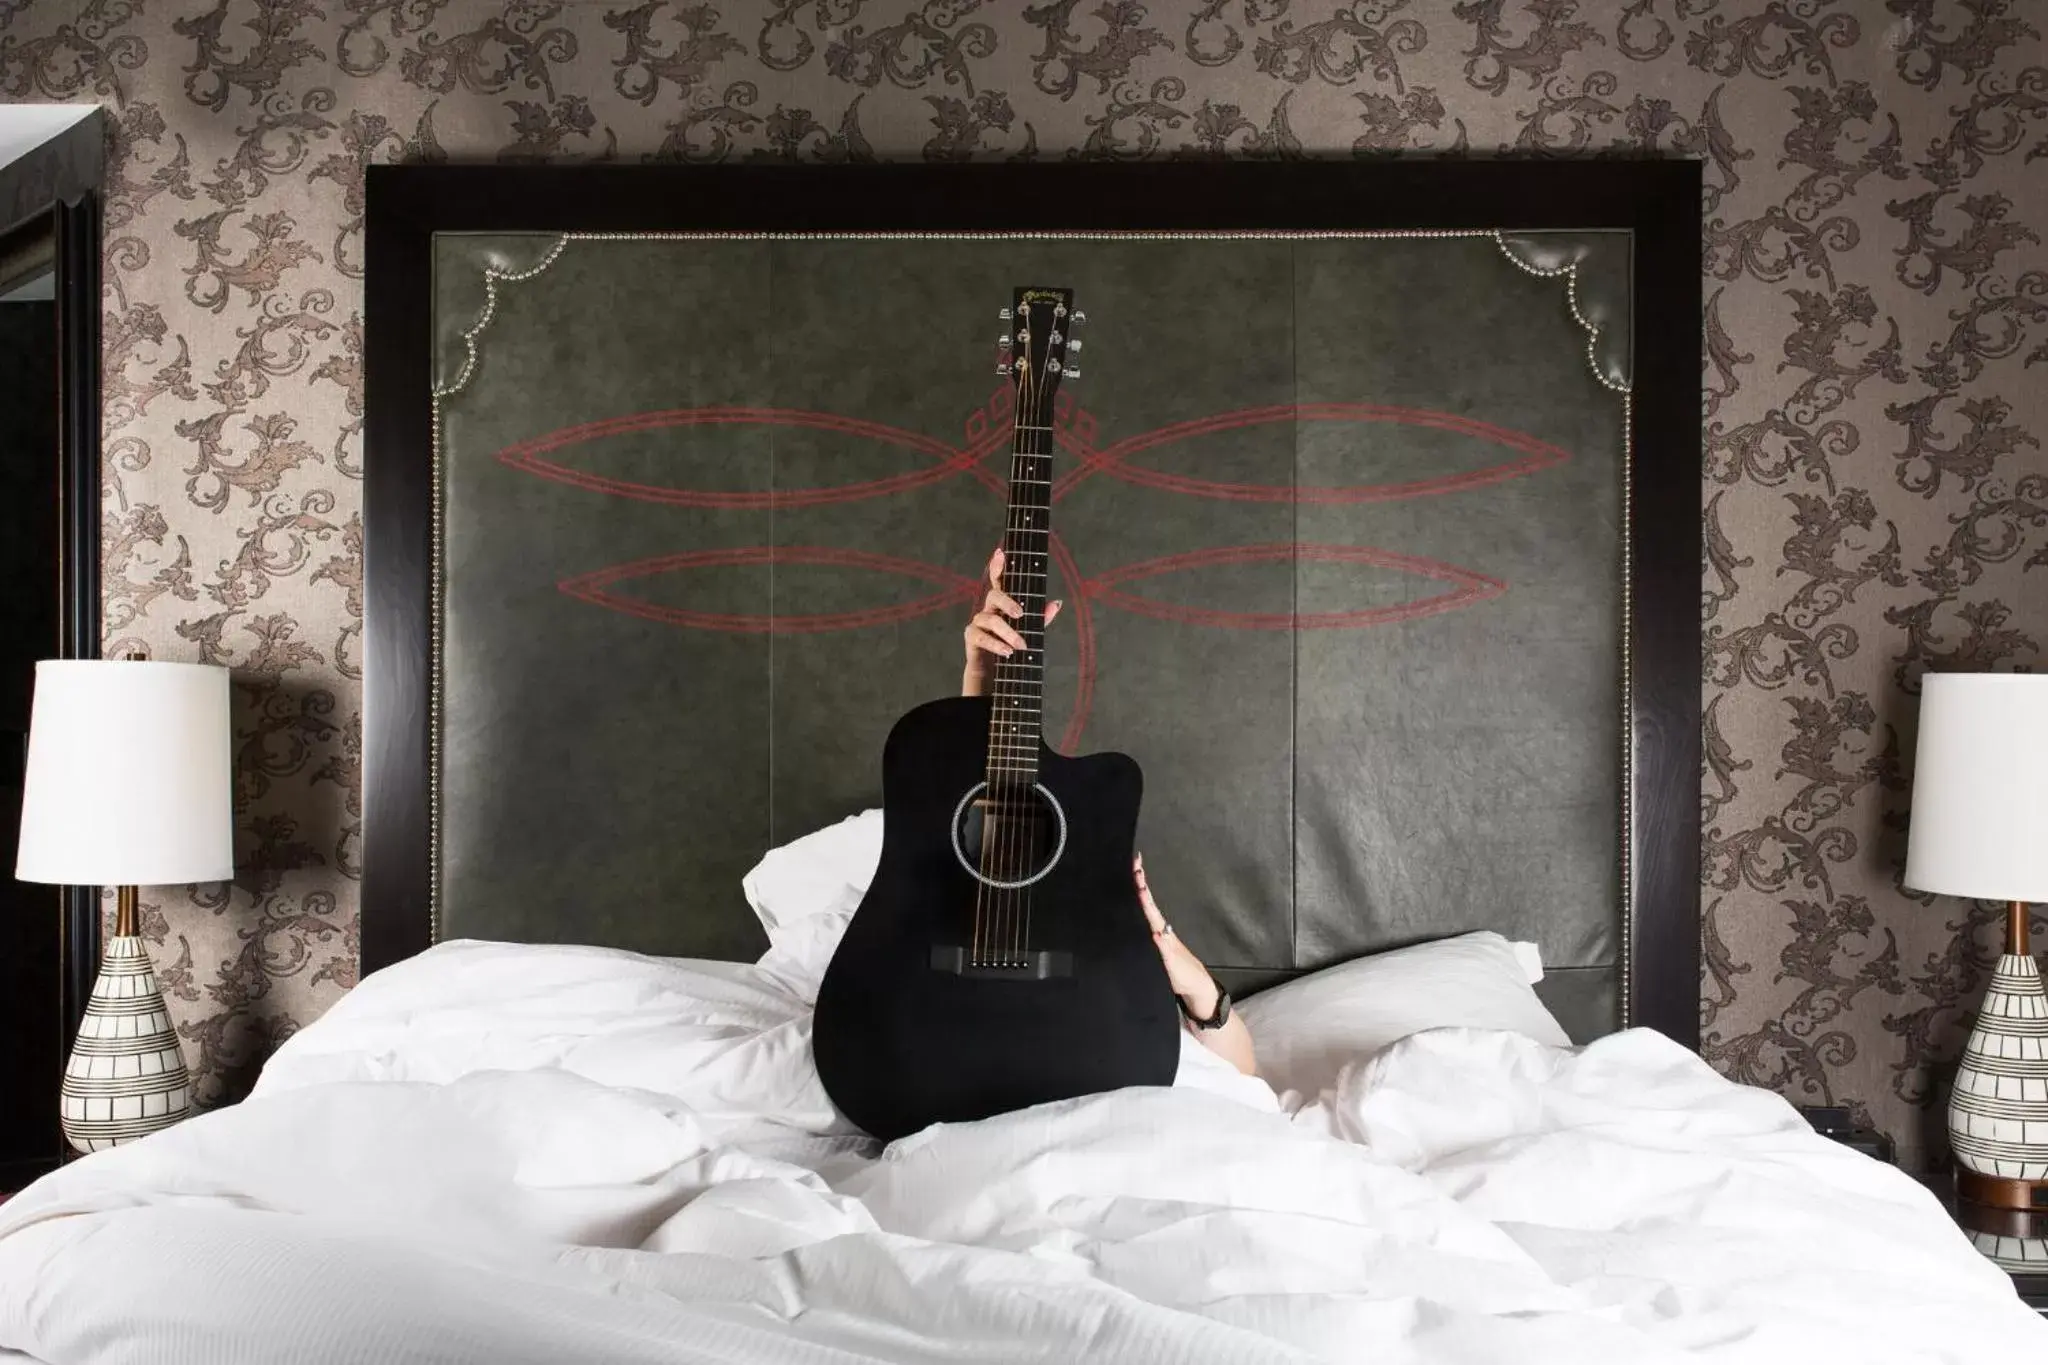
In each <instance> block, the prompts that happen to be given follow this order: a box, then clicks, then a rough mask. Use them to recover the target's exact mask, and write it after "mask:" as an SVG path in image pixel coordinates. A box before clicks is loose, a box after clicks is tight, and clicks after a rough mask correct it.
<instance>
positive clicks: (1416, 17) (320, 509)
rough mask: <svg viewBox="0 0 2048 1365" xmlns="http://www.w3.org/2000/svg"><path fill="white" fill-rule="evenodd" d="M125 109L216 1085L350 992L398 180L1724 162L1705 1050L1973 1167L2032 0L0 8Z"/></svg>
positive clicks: (194, 987) (129, 475)
mask: <svg viewBox="0 0 2048 1365" xmlns="http://www.w3.org/2000/svg"><path fill="white" fill-rule="evenodd" d="M0 28H4V33H0V94H4V96H5V98H7V99H9V100H63V101H74V100H75V101H86V100H96V101H99V102H101V103H102V104H104V105H105V106H107V108H108V110H109V116H110V119H111V122H112V126H113V132H112V146H111V148H110V159H109V169H108V192H109V193H108V213H107V242H106V314H105V316H106V379H105V406H106V510H105V575H106V645H107V647H108V648H110V649H112V648H116V647H118V646H120V645H122V644H124V643H127V642H130V641H135V642H140V643H141V644H143V645H145V646H146V647H148V648H149V649H150V650H151V652H152V653H153V654H155V655H156V656H157V657H163V658H182V659H196V660H207V661H212V662H218V663H224V664H228V665H231V666H233V668H234V669H235V670H236V677H237V680H238V686H239V694H240V713H239V714H240V733H239V739H240V744H241V750H240V756H239V762H238V775H239V787H240V792H239V797H240V803H241V805H240V810H241V814H240V827H241V832H242V854H243V866H244V868H245V871H244V873H243V875H242V877H241V879H240V880H239V881H238V882H237V884H236V885H235V886H234V887H233V888H231V889H225V890H223V889H219V888H216V889H213V890H212V891H209V892H206V893H205V894H199V895H189V894H185V893H178V894H175V895H170V896H168V897H166V898H164V899H160V900H157V901H155V902H154V903H149V904H148V905H147V915H146V924H147V932H148V934H149V936H150V938H151V940H152V942H153V944H154V946H155V949H156V953H157V958H158V962H159V964H160V966H161V969H162V970H161V976H162V979H163V983H164V986H165V989H166V993H167V994H168V995H169V997H170V999H171V1006H172V1010H173V1012H174V1013H175V1015H176V1016H177V1018H178V1021H179V1026H180V1031H181V1033H182V1035H183V1037H184V1041H185V1047H186V1051H187V1056H188V1059H189V1061H190V1062H191V1064H192V1065H193V1067H194V1070H195V1077H196V1080H197V1082H198V1085H199V1087H200V1090H201V1093H202V1095H203V1096H204V1097H206V1098H208V1099H210V1100H213V1101H216V1102H218V1101H221V1100H225V1099H229V1098H233V1097H234V1096H236V1095H238V1094H239V1093H241V1092H242V1091H243V1090H244V1089H245V1088H246V1086H247V1085H248V1084H249V1082H250V1080H251V1078H252V1077H253V1074H254V1072H255V1070H256V1068H257V1067H258V1065H260V1063H261V1060H262V1058H263V1057H264V1055H265V1054H266V1052H267V1051H268V1049H270V1048H271V1047H272V1046H274V1045H275V1044H276V1043H277V1041H278V1040H279V1039H281V1038H283V1037H285V1036H287V1035H288V1034H290V1033H291V1032H292V1031H293V1030H294V1029H296V1028H298V1027H300V1026H302V1025H303V1024H304V1023H305V1022H306V1021H308V1020H310V1019H312V1018H314V1017H315V1016H316V1015H318V1014H319V1013H320V1011H321V1010H322V1008H324V1007H325V1005H326V1004H327V1003H329V1002H330V1001H332V1000H333V999H334V997H335V996H336V994H337V993H339V992H340V991H342V990H345V989H346V988H347V987H348V986H349V985H350V984H351V983H352V982H353V980H354V977H355V965H354V964H355V954H356V905H357V889H358V885H359V880H358V879H359V861H360V860H359V851H358V839H359V835H360V805H359V798H358V773H359V761H360V757H361V747H360V741H359V728H360V715H361V677H362V613H363V601H362V513H361V506H362V442H361V431H362V381H361V374H362V366H361V360H362V323H361V315H362V274H363V192H362V184H363V167H364V166H365V165H368V164H370V163H373V162H379V161H397V160H420V161H425V160H437V159H448V160H502V161H530V160H540V159H589V160H620V161H637V160H675V161H692V162H696V161H721V160H753V159H767V160H777V161H788V162H828V161H861V160H869V159H874V160H882V159H892V158H920V157H921V158H925V159H929V160H942V161H943V160H960V159H968V158H980V159H985V160H1003V159H1032V158H1041V159H1043V158H1056V157H1097V158H1137V157H1292V156H1347V157H1348V156H1387V155H1437V156H1494V155H1520V156H1560V155H1584V154H1597V153H1601V152H1616V153H1624V154H1629V155H1658V156H1682V157H1695V158H1699V159H1701V160H1703V161H1704V162H1705V163H1706V179H1707V186H1708V188H1707V192H1706V199H1705V203H1704V204H1703V205H1702V223H1703V232H1704V235H1705V244H1706V262H1707V273H1706V277H1705V279H1704V280H1703V281H1702V289H1703V294H1704V300H1705V307H1706V319H1707V349H1708V364H1707V368H1706V372H1705V373H1704V375H1703V376H1702V382H1703V394H1704V400H1703V401H1704V404H1705V413H1706V419H1707V424H1708V432H1709V437H1708V443H1707V448H1706V451H1705V455H1704V463H1703V477H1702V481H1701V492H1700V496H1701V507H1702V511H1703V515H1704V516H1705V518H1706V530H1707V553H1706V558H1705V562H1704V563H1703V564H1702V565H1701V569H1702V582H1701V594H1700V606H1701V611H1702V613H1703V614H1704V616H1705V621H1706V632H1707V647H1706V651H1705V656H1704V657H1703V658H1702V660H1701V683H1702V688H1703V692H1704V700H1705V705H1706V725H1707V731H1706V752H1707V756H1708V760H1707V770H1706V772H1705V773H1704V775H1703V783H1702V788H1701V795H1700V799H1701V802H1702V808H1703V810H1704V813H1705V817H1706V829H1707V833H1706V836H1705V848H1704V855H1705V867H1704V879H1705V885H1704V888H1703V890H1704V898H1705V907H1706V928H1705V943H1704V948H1705V954H1704V963H1705V967H1704V972H1703V979H1702V981H1701V995H1700V1002H1701V1003H1700V1008H1701V1013H1702V1018H1703V1022H1704V1026H1705V1036H1706V1051H1707V1055H1708V1056H1709V1057H1710V1058H1711V1059H1712V1061H1713V1062H1714V1064H1715V1065H1716V1066H1718V1067H1719V1068H1721V1069H1722V1070H1723V1071H1724V1072H1726V1073H1727V1074H1728V1075H1730V1076H1733V1077H1736V1078H1739V1079H1741V1080H1744V1081H1749V1082H1754V1083H1757V1084H1760V1085H1765V1086H1769V1087H1773V1088H1775V1089H1778V1090H1780V1091H1782V1092H1784V1093H1785V1094H1787V1095H1789V1096H1791V1097H1793V1098H1795V1099H1796V1100H1798V1101H1801V1102H1809V1103H1810V1102H1830V1101H1832V1102H1837V1103H1848V1104H1850V1105H1852V1106H1854V1107H1856V1108H1857V1109H1858V1110H1859V1111H1861V1112H1862V1113H1864V1114H1866V1115H1867V1116H1868V1117H1870V1118H1872V1119H1874V1120H1875V1121H1876V1122H1877V1123H1878V1124H1879V1125H1880V1126H1881V1127H1883V1128H1885V1129H1887V1130H1889V1131H1891V1132H1892V1133H1893V1134H1894V1136H1895V1137H1897V1138H1898V1139H1899V1140H1900V1142H1901V1143H1902V1144H1903V1145H1904V1146H1905V1147H1906V1148H1907V1149H1908V1150H1909V1151H1914V1150H1918V1149H1920V1148H1922V1147H1923V1145H1925V1144H1927V1143H1931V1142H1935V1141H1938V1138H1937V1136H1936V1135H1937V1133H1938V1129H1939V1127H1940V1122H1939V1103H1940V1098H1941V1096H1940V1084H1941V1076H1942V1072H1943V1069H1944V1067H1945V1066H1946V1065H1947V1064H1948V1063H1950V1062H1951V1060H1952V1059H1953V1057H1954V1056H1955V1055H1956V1053H1957V1051H1958V1048H1959V1046H1960V1043H1961V1040H1962V1034H1963V1029H1964V1020H1965V1018H1966V1014H1967V1009H1968V1007H1969V1005H1970V1004H1971V1002H1973V1001H1974V999H1975V997H1976V994H1977V992H1978V991H1979V989H1980V988H1981V986H1982V984H1983V982H1984V980H1985V975H1986V971H1987V967H1988V964H1989V963H1990V961H1991V960H1992V958H1993V956H1994V954H1995V951H1996V945H1997V941H1998V928H1997V917H1996V916H1995V915H1994V914H1993V913H1991V911H1990V909H1989V908H1988V907H1971V906H1969V905H1965V904H1962V903H1959V902H1956V901H1953V900H1945V899H1944V900H1932V899H1930V898H1926V897H1919V896H1913V895H1909V894H1906V893H1904V892H1902V891H1901V890H1900V888H1899V885H1898V874H1899V867H1900V864H1901V862H1902V856H1903V847H1904V841H1903V829H1904V817H1905V812H1906V808H1907V786H1906V771H1905V770H1906V767H1907V765H1908V764H1909V763H1910V755H1911V752H1912V747H1911V746H1912V735H1913V724H1912V717H1913V711H1914V691H1915V686H1916V679H1917V678H1918V676H1919V675H1920V674H1921V673H1922V672H1923V671H1925V670H1927V669H1929V668H1947V669H1992V668H2012V667H2022V668H2025V667H2039V666H2040V665H2041V662H2042V648H2043V643H2044V641H2048V591H2044V585H2048V572H2044V570H2048V452H2044V450H2043V447H2042V437H2043V434H2044V433H2048V388H2044V384H2043V379H2044V376H2048V247H2044V244H2043V242H2042V235H2041V234H2042V232H2043V231H2044V230H2048V166H2043V165H2037V164H2036V163H2037V162H2041V161H2043V160H2048V47H2044V37H2043V33H2044V30H2048V13H2044V11H2043V9H2042V8H2041V7H2038V6H2036V5H2034V4H2032V3H2029V2H2028V0H1625V3H1624V0H1611V2H1609V3H1596V2H1595V0H1455V2H1453V0H1353V2H1352V3H1344V4H1339V3H1330V2H1329V0H1324V2H1323V3H1314V2H1312V0H1179V2H1178V3H1168V2H1167V0H1154V2H1153V3H1139V2H1138V0H1090V3H1082V0H1043V2H1042V3H1021V2H1020V3H1014V4H1005V3H996V2H995V0H757V2H754V3H744V2H742V0H725V3H684V2H683V0H642V3H638V4H633V3H628V0H510V2H509V3H498V2H497V0H210V2H209V0H0Z"/></svg>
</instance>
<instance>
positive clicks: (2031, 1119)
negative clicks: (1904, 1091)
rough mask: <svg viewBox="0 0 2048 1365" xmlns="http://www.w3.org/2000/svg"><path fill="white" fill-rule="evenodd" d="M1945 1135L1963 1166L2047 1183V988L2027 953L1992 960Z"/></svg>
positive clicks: (1985, 1173) (1967, 1168)
mask: <svg viewBox="0 0 2048 1365" xmlns="http://www.w3.org/2000/svg"><path fill="white" fill-rule="evenodd" d="M1948 1138H1949V1146H1950V1147H1951V1148H1952V1149H1953V1150H1954V1152H1955V1155H1956V1162H1957V1164H1958V1165H1960V1166H1962V1167H1964V1168H1965V1169H1966V1170H1971V1171H1975V1172H1977V1173H1978V1174H1979V1175H1986V1176H1997V1177H2001V1178H2003V1179H2006V1180H2036V1181H2048V991H2044V990H2043V989H2042V985H2041V967H2040V964H2039V963H2037V962H2035V961H2034V959H2033V957H2032V956H2031V955H2029V954H2026V953H2007V954H2006V955H2005V956H2003V957H2001V958H2000V959H1999V960H1998V970H1997V971H1996V972H1995V973H1994V974H1993V975H1992V978H1991V989H1990V990H1989V991H1987V992H1986V993H1985V995H1984V1004H1983V1006H1982V1007H1981V1008H1980V1009H1979V1010H1978V1011H1977V1022H1976V1026H1975V1027H1974V1028H1972V1029H1971V1030H1970V1041H1969V1043H1968V1044H1967V1045H1966V1046H1965V1047H1964V1049H1963V1064H1962V1067H1961V1068H1960V1069H1959V1070H1958V1071H1957V1072H1956V1086H1955V1090H1954V1091H1953V1092H1952V1093H1951V1094H1950V1096H1949V1102H1948Z"/></svg>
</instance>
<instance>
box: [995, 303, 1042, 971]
mask: <svg viewBox="0 0 2048 1365" xmlns="http://www.w3.org/2000/svg"><path fill="white" fill-rule="evenodd" d="M1017 311H1018V318H1017V321H1018V322H1019V323H1020V324H1021V325H1020V327H1019V331H1021V332H1024V333H1025V334H1027V335H1028V334H1029V333H1030V330H1031V328H1033V327H1035V326H1036V325H1037V324H1036V319H1035V318H1034V317H1033V316H1032V314H1031V310H1030V309H1029V308H1028V307H1020V308H1019V309H1018V310H1017ZM1019 341H1020V350H1021V351H1022V353H1023V356H1024V364H1025V376H1024V388H1025V389H1026V391H1027V392H1026V393H1025V394H1024V395H1023V397H1024V398H1025V401H1024V402H1020V403H1019V404H1018V405H1017V431H1016V433H1015V438H1014V439H1013V440H1012V441H1011V443H1010V452H1011V453H1010V488H1011V493H1012V498H1011V508H1012V510H1015V509H1016V508H1017V507H1018V506H1019V500H1020V499H1021V497H1022V495H1023V490H1024V489H1025V488H1026V487H1027V485H1025V484H1024V483H1022V482H1021V480H1022V478H1023V477H1024V461H1025V460H1026V459H1027V458H1028V449H1029V447H1030V444H1031V437H1030V436H1029V435H1028V434H1027V432H1026V428H1028V427H1030V426H1034V425H1036V424H1037V420H1038V418H1037V414H1038V400H1039V394H1040V391H1041V389H1042V386H1043V384H1044V371H1043V370H1042V369H1040V368H1038V367H1036V366H1033V365H1032V364H1031V363H1030V355H1031V350H1030V345H1029V343H1028V342H1024V341H1023V340H1022V338H1021V337H1020V338H1019ZM1048 353H1050V348H1049V347H1048ZM1009 520H1011V518H1007V517H1006V518H1005V521H1006V522H1007V521H1009ZM1003 542H1004V547H1005V550H1006V553H1005V554H1004V557H1003V579H1004V591H1005V592H1010V591H1011V589H1013V588H1017V587H1018V586H1019V584H1020V579H1019V577H1018V572H1017V571H1018V561H1017V553H1018V530H1017V528H1016V527H1015V526H1011V525H1005V526H1004V528H1003ZM1011 595H1012V596H1013V597H1014V596H1015V593H1014V592H1013V593H1012V594H1011ZM1019 605H1020V606H1021V605H1022V604H1021V603H1020V604H1019ZM1024 624H1025V622H1024V621H1023V619H1022V617H1021V615H1020V617H1019V619H1018V625H1020V626H1022V625H1024ZM1020 638H1021V632H1020ZM1025 647H1026V649H1027V651H1028V649H1029V647H1030V646H1029V642H1028V641H1027V642H1026V646H1025ZM996 672H997V676H998V678H999V680H1000V681H999V683H998V686H997V689H996V693H997V700H998V702H999V703H1001V706H1000V707H999V710H1000V711H1004V712H1007V714H1008V717H1009V720H1008V723H1007V724H1008V729H1007V733H1005V731H1004V729H1003V728H1002V726H1001V725H1000V723H999V726H998V729H997V737H998V739H1000V740H1001V742H1002V755H1003V757H1002V766H1003V767H1004V768H1006V769H1009V770H1011V771H1009V772H1006V773H1005V778H1006V780H1005V782H1004V784H1003V798H1002V801H1001V803H1000V818H1001V820H1002V825H1001V832H1000V847H1001V862H1002V869H1003V870H1002V880H1003V881H1005V882H1015V881H1018V880H1020V879H1021V878H1022V875H1023V870H1022V867H1021V862H1022V858H1021V852H1022V851H1021V849H1020V848H1019V847H1018V835H1019V823H1020V822H1019V821H1018V819H1017V815H1018V804H1019V803H1018V795H1019V793H1018V792H1017V790H1016V787H1017V780H1016V779H1017V773H1016V772H1015V769H1016V768H1018V767H1021V766H1023V765H1022V764H1020V763H1019V762H1018V755H1017V753H1016V752H1015V750H1016V747H1017V746H1016V741H1017V716H1018V710H1017V707H1016V690H1017V673H1018V670H1017V669H1016V667H1015V661H1014V659H1012V660H1005V661H1003V662H1002V663H1001V664H998V666H997V669H996ZM1002 896H1003V921H1002V922H1003V949H1004V956H1003V965H1004V966H1015V965H1016V961H1017V927H1018V926H1017V920H1018V904H1017V902H1018V894H1017V888H1016V887H1015V886H1008V887H1005V888H1004V889H1003V892H1002Z"/></svg>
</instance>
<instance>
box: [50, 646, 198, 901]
mask: <svg viewBox="0 0 2048 1365" xmlns="http://www.w3.org/2000/svg"><path fill="white" fill-rule="evenodd" d="M232 743H233V741H232V739H231V737H230V734H229V730H228V671H227V670H226V669H225V668H219V667H216V666H214V665H212V664H172V663H148V662H143V661H140V660H136V661H122V660H100V659H61V660H45V661H44V662H42V663H39V664H37V665H36V693H35V709H34V710H33V712H32V713H31V715H30V719H29V739H28V780H27V783H26V789H25V791H24V792H23V794H22V805H21V849H20V854H19V858H18V861H17V862H16V864H15V868H14V875H15V876H17V877H19V878H20V879H21V880H23V881H29V882H62V883H68V884H71V885H75V886H175V885H182V884H184V883H187V882H217V881H226V880H228V879H229V878H230V877H232V876H234V871H235V854H234V787H233V750H232Z"/></svg>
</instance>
